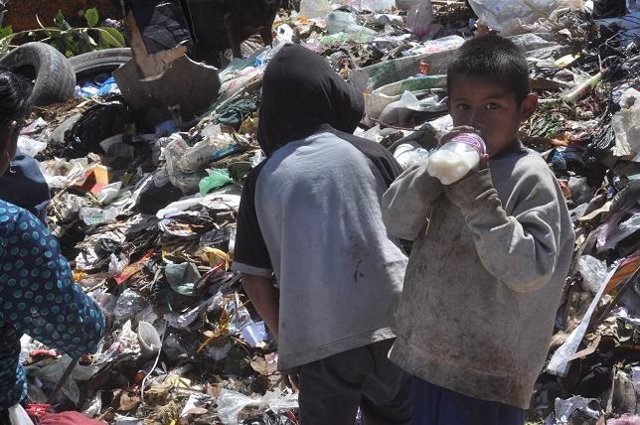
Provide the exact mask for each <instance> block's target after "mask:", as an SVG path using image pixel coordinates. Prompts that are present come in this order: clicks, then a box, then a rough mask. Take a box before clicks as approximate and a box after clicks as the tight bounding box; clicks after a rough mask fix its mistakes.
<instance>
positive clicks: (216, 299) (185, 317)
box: [164, 292, 222, 329]
mask: <svg viewBox="0 0 640 425" xmlns="http://www.w3.org/2000/svg"><path fill="white" fill-rule="evenodd" d="M221 301H222V293H220V292H218V293H216V294H215V295H214V296H212V297H211V298H209V299H207V300H205V301H203V302H201V303H200V304H198V305H197V306H196V307H194V308H192V309H189V310H186V311H184V312H182V313H166V314H165V315H164V319H165V320H166V321H167V324H168V326H170V327H172V328H175V329H187V328H189V326H191V324H192V323H193V322H194V321H195V320H196V319H197V318H198V316H199V315H200V313H202V312H203V311H205V310H208V309H209V308H211V307H213V306H215V305H217V304H219V303H220V302H221Z"/></svg>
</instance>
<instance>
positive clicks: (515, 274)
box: [383, 149, 574, 408]
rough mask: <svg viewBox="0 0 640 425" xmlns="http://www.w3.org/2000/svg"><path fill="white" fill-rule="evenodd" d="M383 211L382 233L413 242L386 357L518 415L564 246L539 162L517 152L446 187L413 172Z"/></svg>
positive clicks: (565, 223) (548, 325) (547, 328)
mask: <svg viewBox="0 0 640 425" xmlns="http://www.w3.org/2000/svg"><path fill="white" fill-rule="evenodd" d="M383 208H384V210H383V218H384V221H385V224H386V225H387V227H388V230H389V232H390V233H391V234H392V235H394V236H397V237H399V238H403V239H407V240H412V241H415V243H414V245H413V250H412V253H411V257H410V259H409V265H408V267H407V272H406V277H405V285H404V290H403V294H402V298H401V302H400V307H399V310H398V312H397V315H396V326H397V334H398V339H397V341H396V343H395V345H394V346H393V348H392V350H391V353H390V358H391V360H392V361H393V362H395V363H396V364H398V365H399V366H401V367H402V368H404V369H405V370H406V371H408V372H409V373H411V374H413V375H415V376H417V377H419V378H422V379H424V380H426V381H428V382H430V383H432V384H435V385H438V386H441V387H444V388H447V389H449V390H452V391H456V392H459V393H462V394H465V395H468V396H471V397H475V398H478V399H482V400H488V401H495V402H499V403H504V404H508V405H512V406H517V407H521V408H527V407H528V406H529V401H530V398H531V394H532V391H533V385H534V383H535V380H536V378H537V376H538V374H539V373H540V370H541V368H542V365H543V363H544V360H545V358H546V355H547V351H548V348H549V342H550V339H551V334H552V331H553V323H554V319H555V316H556V310H557V308H558V305H559V302H560V296H561V293H562V288H563V283H564V280H565V278H566V275H567V273H568V270H569V264H570V262H571V255H572V251H573V243H574V235H573V228H572V225H571V221H570V219H569V214H568V211H567V207H566V203H565V201H564V198H563V196H562V193H561V192H560V189H559V187H558V184H557V182H556V181H555V178H554V176H553V174H552V173H551V171H550V170H549V168H548V166H547V164H546V163H545V162H544V160H543V159H542V158H541V157H540V156H539V155H538V154H537V153H535V152H533V151H530V150H526V149H522V150H520V151H518V152H516V153H513V154H510V155H507V156H506V157H503V158H501V159H497V160H492V161H491V165H490V170H483V171H480V172H473V173H472V174H470V175H469V176H467V177H465V178H464V179H462V180H461V181H459V182H457V183H454V184H453V185H451V186H442V185H441V184H440V182H439V181H438V180H436V179H434V178H432V177H430V176H429V175H428V174H427V172H426V167H425V165H421V166H417V167H415V168H412V169H409V170H407V171H405V172H404V173H403V174H402V175H401V176H400V177H399V178H398V180H396V182H395V183H394V184H393V185H392V186H391V187H390V188H389V190H388V191H387V192H386V193H385V195H384V198H383Z"/></svg>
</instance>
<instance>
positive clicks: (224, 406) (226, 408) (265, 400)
mask: <svg viewBox="0 0 640 425" xmlns="http://www.w3.org/2000/svg"><path fill="white" fill-rule="evenodd" d="M249 406H255V407H258V408H262V409H263V410H266V409H271V410H272V411H273V412H275V413H278V412H280V411H283V410H292V409H296V408H298V396H297V394H293V393H292V392H291V391H288V390H285V391H282V392H279V391H267V393H266V394H265V395H264V396H262V397H261V398H256V399H254V398H251V397H247V396H246V395H244V394H241V393H239V392H237V391H232V390H222V392H221V393H220V396H219V397H218V417H219V418H220V420H221V421H222V423H223V424H224V425H238V424H239V422H238V414H239V413H240V412H241V411H242V409H244V408H246V407H249Z"/></svg>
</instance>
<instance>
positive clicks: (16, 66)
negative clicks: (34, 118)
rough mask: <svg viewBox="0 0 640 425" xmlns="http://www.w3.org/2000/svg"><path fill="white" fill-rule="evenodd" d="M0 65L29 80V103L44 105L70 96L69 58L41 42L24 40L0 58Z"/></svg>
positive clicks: (72, 82) (73, 83) (73, 82)
mask: <svg viewBox="0 0 640 425" xmlns="http://www.w3.org/2000/svg"><path fill="white" fill-rule="evenodd" d="M0 66H3V67H5V68H8V69H10V70H12V71H14V72H16V73H18V74H20V75H22V76H24V77H26V78H28V79H30V80H31V81H33V91H32V92H31V97H30V98H29V102H30V103H31V105H33V106H46V105H50V104H52V103H57V102H64V101H66V100H68V99H71V98H72V97H73V93H74V90H75V87H76V74H75V72H74V71H73V67H72V66H71V64H70V63H69V60H68V59H67V58H66V57H65V56H64V55H63V54H62V53H60V52H59V51H57V50H56V49H55V48H53V47H51V46H49V45H48V44H45V43H38V42H36V43H27V44H24V45H22V46H20V47H17V48H15V49H13V50H12V51H11V52H9V54H7V55H6V56H4V57H3V58H2V59H0Z"/></svg>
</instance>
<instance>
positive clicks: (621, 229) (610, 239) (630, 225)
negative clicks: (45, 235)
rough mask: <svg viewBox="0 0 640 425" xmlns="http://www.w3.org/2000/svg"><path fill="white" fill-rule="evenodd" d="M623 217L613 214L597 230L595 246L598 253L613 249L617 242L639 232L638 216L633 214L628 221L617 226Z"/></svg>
mask: <svg viewBox="0 0 640 425" xmlns="http://www.w3.org/2000/svg"><path fill="white" fill-rule="evenodd" d="M623 215H624V214H623V213H616V214H614V215H613V216H612V217H611V218H610V219H609V221H608V222H606V223H605V224H603V225H602V226H600V228H599V229H598V230H597V231H598V232H599V233H598V238H597V244H596V247H597V248H598V251H600V252H604V251H607V250H610V249H615V247H616V245H617V244H618V242H620V241H622V240H624V239H625V238H627V237H628V236H631V235H632V234H634V233H635V232H637V231H640V214H634V215H632V216H631V217H630V218H629V219H628V220H626V221H624V222H622V223H620V224H618V223H619V220H620V219H621V218H622V216H623Z"/></svg>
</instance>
